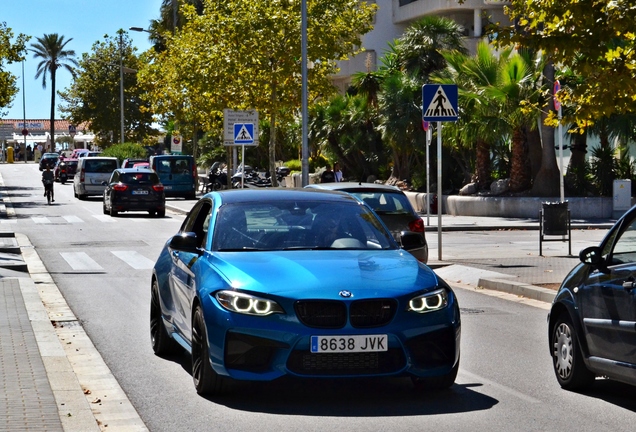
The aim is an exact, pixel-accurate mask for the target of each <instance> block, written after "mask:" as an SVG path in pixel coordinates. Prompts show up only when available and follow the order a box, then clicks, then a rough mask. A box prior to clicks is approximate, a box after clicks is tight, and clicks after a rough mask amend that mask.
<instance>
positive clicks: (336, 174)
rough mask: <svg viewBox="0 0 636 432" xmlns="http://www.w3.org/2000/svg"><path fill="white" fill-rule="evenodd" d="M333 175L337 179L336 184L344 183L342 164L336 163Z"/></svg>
mask: <svg viewBox="0 0 636 432" xmlns="http://www.w3.org/2000/svg"><path fill="white" fill-rule="evenodd" d="M333 174H334V177H335V179H336V183H340V182H341V181H342V171H340V163H338V162H336V163H334V164H333Z"/></svg>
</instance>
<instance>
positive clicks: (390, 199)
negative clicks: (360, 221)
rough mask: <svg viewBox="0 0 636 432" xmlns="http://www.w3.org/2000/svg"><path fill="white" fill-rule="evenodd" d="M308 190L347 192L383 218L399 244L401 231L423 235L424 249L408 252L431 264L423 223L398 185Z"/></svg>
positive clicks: (354, 184)
mask: <svg viewBox="0 0 636 432" xmlns="http://www.w3.org/2000/svg"><path fill="white" fill-rule="evenodd" d="M305 187H306V188H313V189H325V190H336V191H342V192H347V193H349V194H351V195H353V196H355V197H357V198H358V199H360V200H362V201H364V202H365V203H366V204H367V205H368V206H369V207H371V208H372V209H373V211H375V213H376V214H377V215H378V216H379V217H380V219H382V222H384V224H385V225H386V226H387V228H389V230H390V231H391V234H393V237H394V238H395V240H396V241H397V242H398V243H400V233H401V232H402V231H410V232H416V233H419V234H421V235H422V239H423V240H424V246H423V247H421V248H417V249H412V250H410V251H409V252H411V254H413V256H415V258H417V259H418V260H419V261H421V262H423V263H427V262H428V244H427V243H426V236H425V234H424V221H423V220H422V218H421V217H420V216H419V215H418V214H417V212H416V211H415V210H414V209H413V206H412V205H411V203H410V202H409V199H408V198H407V196H406V195H405V194H404V192H402V191H401V190H400V189H398V188H397V187H395V186H389V185H383V184H377V183H357V182H339V183H320V184H310V185H307V186H305Z"/></svg>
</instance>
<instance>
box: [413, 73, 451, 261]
mask: <svg viewBox="0 0 636 432" xmlns="http://www.w3.org/2000/svg"><path fill="white" fill-rule="evenodd" d="M457 95H458V91H457V85H455V84H424V85H423V86H422V120H423V121H429V122H433V121H436V122H437V255H438V258H437V259H439V260H440V261H441V260H442V207H443V205H442V204H443V202H444V200H443V199H442V122H445V121H457V117H458V114H457V110H458V108H457V103H458V96H457Z"/></svg>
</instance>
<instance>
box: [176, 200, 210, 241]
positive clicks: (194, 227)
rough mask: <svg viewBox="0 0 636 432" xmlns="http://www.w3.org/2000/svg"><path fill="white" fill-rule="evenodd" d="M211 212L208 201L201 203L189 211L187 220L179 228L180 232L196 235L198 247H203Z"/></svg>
mask: <svg viewBox="0 0 636 432" xmlns="http://www.w3.org/2000/svg"><path fill="white" fill-rule="evenodd" d="M211 210H212V204H211V203H210V202H209V201H201V202H200V203H198V205H196V206H195V207H194V208H193V209H192V210H191V211H190V214H189V215H188V218H187V219H186V220H185V221H184V222H183V225H182V226H181V231H182V232H194V233H196V235H197V243H198V244H199V246H200V247H205V243H206V240H207V235H208V226H209V223H210V211H211Z"/></svg>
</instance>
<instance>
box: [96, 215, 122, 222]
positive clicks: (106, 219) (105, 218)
mask: <svg viewBox="0 0 636 432" xmlns="http://www.w3.org/2000/svg"><path fill="white" fill-rule="evenodd" d="M92 216H93V217H94V218H95V219H97V220H98V221H100V222H106V223H114V222H117V220H116V219H115V218H113V217H111V216H108V215H105V214H100V215H92Z"/></svg>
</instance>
